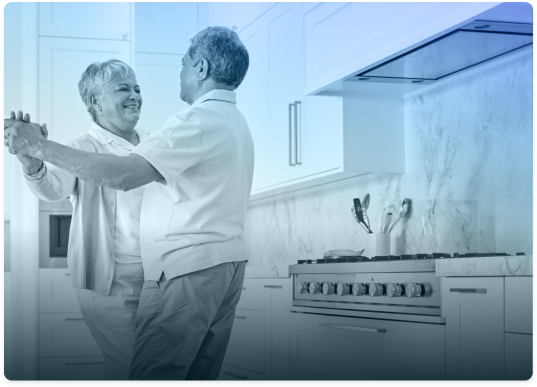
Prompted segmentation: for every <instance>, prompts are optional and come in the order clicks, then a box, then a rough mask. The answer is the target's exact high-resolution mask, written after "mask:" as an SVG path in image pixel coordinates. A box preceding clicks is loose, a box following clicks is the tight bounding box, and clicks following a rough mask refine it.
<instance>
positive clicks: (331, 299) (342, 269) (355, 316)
mask: <svg viewBox="0 0 537 387" xmlns="http://www.w3.org/2000/svg"><path fill="white" fill-rule="evenodd" d="M493 255H508V254H490V253H487V254H453V256H452V255H450V254H442V253H434V254H414V255H400V256H380V257H379V256H377V257H373V258H371V259H369V258H366V257H351V258H349V257H339V258H335V257H334V258H329V259H327V258H324V259H320V260H316V261H299V263H298V264H296V265H292V266H290V273H291V274H292V277H293V278H292V281H293V291H292V301H291V308H290V311H291V312H292V313H291V314H290V348H291V352H290V353H291V358H290V359H291V363H290V365H291V378H292V379H294V380H445V379H446V356H447V355H446V340H447V336H446V319H445V317H444V316H443V314H442V294H441V291H442V277H440V276H436V273H435V266H436V261H437V260H438V259H442V260H444V259H452V258H456V257H461V258H469V257H478V256H481V257H485V256H486V257H489V256H493ZM450 290H451V291H453V290H455V291H459V292H472V291H475V292H476V293H478V292H479V291H480V289H479V288H476V289H471V288H464V289H462V288H461V289H450Z"/></svg>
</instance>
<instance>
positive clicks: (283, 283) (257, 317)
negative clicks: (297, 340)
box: [219, 278, 291, 380]
mask: <svg viewBox="0 0 537 387" xmlns="http://www.w3.org/2000/svg"><path fill="white" fill-rule="evenodd" d="M289 281H290V280H289V278H273V279H268V278H267V279H245V281H244V286H243V290H242V294H241V299H240V301H239V304H238V305H237V310H236V312H235V322H234V324H233V330H232V332H231V338H230V341H229V345H228V348H227V351H226V356H225V358H224V365H223V367H222V371H221V373H220V377H219V379H221V380H241V379H248V380H288V379H289V311H288V310H287V307H288V306H289V302H290V299H291V297H290V294H289V291H290V287H289Z"/></svg>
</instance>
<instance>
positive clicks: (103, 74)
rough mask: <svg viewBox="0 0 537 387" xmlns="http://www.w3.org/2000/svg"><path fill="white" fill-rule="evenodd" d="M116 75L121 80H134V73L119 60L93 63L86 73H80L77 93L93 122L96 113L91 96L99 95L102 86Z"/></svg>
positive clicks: (95, 118)
mask: <svg viewBox="0 0 537 387" xmlns="http://www.w3.org/2000/svg"><path fill="white" fill-rule="evenodd" d="M117 74H119V75H121V76H122V77H123V78H134V79H136V74H135V73H134V71H133V70H132V69H131V68H130V67H129V65H127V64H126V63H123V62H122V61H120V60H117V59H109V60H107V61H106V62H95V63H92V64H90V65H89V66H88V68H87V69H86V71H84V72H83V73H82V76H81V77H80V81H79V82H78V91H79V93H80V97H81V98H82V101H84V104H85V105H86V107H87V108H88V112H89V114H90V115H91V119H92V120H93V122H97V115H98V114H97V111H96V110H95V109H94V108H93V106H92V104H91V96H92V95H101V93H102V91H103V86H104V85H106V84H107V83H108V82H110V80H111V79H112V78H114V76H116V75H117Z"/></svg>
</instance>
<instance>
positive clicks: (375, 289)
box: [369, 283, 384, 297]
mask: <svg viewBox="0 0 537 387" xmlns="http://www.w3.org/2000/svg"><path fill="white" fill-rule="evenodd" d="M383 293H384V285H383V284H375V283H373V284H369V295H370V296H373V297H377V296H382V294H383Z"/></svg>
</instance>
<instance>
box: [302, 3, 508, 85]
mask: <svg viewBox="0 0 537 387" xmlns="http://www.w3.org/2000/svg"><path fill="white" fill-rule="evenodd" d="M495 5H497V3H465V2H459V3H448V2H444V3H419V2H401V3H394V2H392V3H380V2H379V3H375V2H356V3H323V4H321V5H319V6H317V7H315V8H313V9H312V10H311V11H309V12H308V13H306V15H305V20H304V23H305V50H306V51H305V58H306V68H305V73H306V92H307V93H310V92H314V91H316V90H319V89H322V87H323V86H326V85H328V84H330V83H332V82H334V81H337V80H339V79H342V78H344V77H346V76H348V75H351V74H353V73H356V72H358V71H359V70H362V69H364V68H366V67H368V66H372V65H373V64H378V63H380V62H381V61H384V60H386V59H391V58H392V57H394V56H396V55H397V54H399V53H400V52H402V51H403V50H407V49H409V48H412V47H413V45H417V44H420V43H422V42H424V41H427V39H429V40H430V39H432V38H433V37H437V36H439V35H440V34H441V33H444V32H445V31H446V30H448V29H449V28H453V27H454V26H456V25H458V24H460V23H464V22H466V21H468V19H471V18H472V17H474V16H476V15H478V14H479V13H481V12H484V11H486V10H487V9H489V8H492V7H494V6H495Z"/></svg>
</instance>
